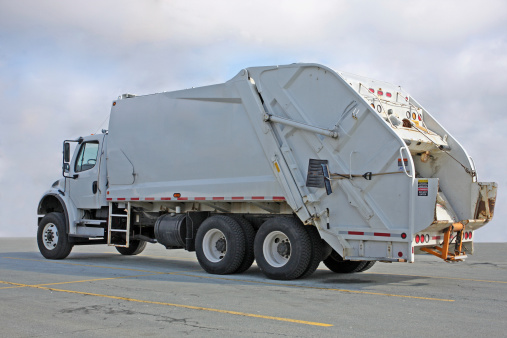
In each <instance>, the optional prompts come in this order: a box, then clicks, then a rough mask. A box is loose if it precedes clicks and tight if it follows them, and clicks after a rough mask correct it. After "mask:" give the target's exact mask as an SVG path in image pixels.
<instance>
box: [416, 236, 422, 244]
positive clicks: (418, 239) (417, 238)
mask: <svg viewBox="0 0 507 338" xmlns="http://www.w3.org/2000/svg"><path fill="white" fill-rule="evenodd" d="M420 240H421V237H419V235H415V243H416V244H419V241H420Z"/></svg>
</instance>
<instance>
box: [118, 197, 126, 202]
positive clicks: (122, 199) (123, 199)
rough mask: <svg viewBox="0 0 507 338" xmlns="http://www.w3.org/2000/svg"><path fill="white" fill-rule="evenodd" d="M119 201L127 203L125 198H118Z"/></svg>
mask: <svg viewBox="0 0 507 338" xmlns="http://www.w3.org/2000/svg"><path fill="white" fill-rule="evenodd" d="M117 200H118V201H125V197H118V198H117Z"/></svg>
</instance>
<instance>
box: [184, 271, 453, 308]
mask: <svg viewBox="0 0 507 338" xmlns="http://www.w3.org/2000/svg"><path fill="white" fill-rule="evenodd" d="M174 274H175V275H178V276H187V277H197V278H210V279H220V280H227V281H235V282H245V283H255V284H265V285H276V286H288V287H293V288H301V289H315V290H324V291H338V292H345V293H358V294H366V295H376V296H388V297H401V298H412V299H424V300H436V301H441V302H454V299H445V298H429V297H418V296H407V295H397V294H392V293H381V292H370V291H358V290H349V289H333V288H323V287H318V286H308V285H297V284H282V283H271V282H262V281H253V280H245V279H234V278H224V277H215V276H196V275H190V274H186V273H182V272H178V273H174Z"/></svg>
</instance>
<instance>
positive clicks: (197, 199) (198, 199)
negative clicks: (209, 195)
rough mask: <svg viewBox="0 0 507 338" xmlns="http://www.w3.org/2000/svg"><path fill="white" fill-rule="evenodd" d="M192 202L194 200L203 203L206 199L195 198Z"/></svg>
mask: <svg viewBox="0 0 507 338" xmlns="http://www.w3.org/2000/svg"><path fill="white" fill-rule="evenodd" d="M194 200H196V201H205V200H206V197H196V198H194Z"/></svg>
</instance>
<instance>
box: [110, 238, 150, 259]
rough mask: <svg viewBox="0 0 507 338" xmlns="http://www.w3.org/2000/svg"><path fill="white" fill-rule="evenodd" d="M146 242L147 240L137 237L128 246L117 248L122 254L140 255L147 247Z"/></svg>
mask: <svg viewBox="0 0 507 338" xmlns="http://www.w3.org/2000/svg"><path fill="white" fill-rule="evenodd" d="M146 244H147V242H146V241H141V240H137V239H135V240H131V241H130V242H129V247H128V248H123V247H119V246H117V247H116V250H117V251H118V252H119V253H121V254H122V255H126V256H133V255H138V254H140V253H141V252H143V250H144V249H145V248H146Z"/></svg>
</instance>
